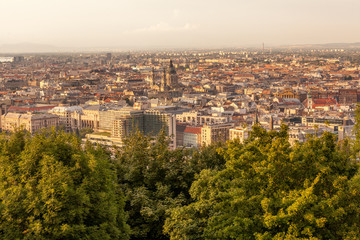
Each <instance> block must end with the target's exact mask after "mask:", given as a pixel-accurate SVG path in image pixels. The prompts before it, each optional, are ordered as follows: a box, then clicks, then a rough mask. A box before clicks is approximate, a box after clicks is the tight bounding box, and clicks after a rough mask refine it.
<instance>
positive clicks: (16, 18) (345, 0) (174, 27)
mask: <svg viewBox="0 0 360 240" xmlns="http://www.w3.org/2000/svg"><path fill="white" fill-rule="evenodd" d="M359 9H360V0H0V45H3V44H19V43H34V44H47V45H52V46H56V47H61V48H101V47H102V48H106V47H108V48H129V49H131V48H139V49H140V48H141V49H146V48H149V49H151V48H222V47H249V46H261V45H262V43H263V42H264V43H265V45H266V46H280V45H292V44H316V43H339V42H340V43H343V42H349V43H350V42H360V14H359Z"/></svg>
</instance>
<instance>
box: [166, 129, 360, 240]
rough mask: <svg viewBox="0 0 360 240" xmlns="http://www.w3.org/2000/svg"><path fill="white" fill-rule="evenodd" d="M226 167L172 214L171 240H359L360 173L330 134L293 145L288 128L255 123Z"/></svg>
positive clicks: (231, 146)
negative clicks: (268, 128) (266, 127)
mask: <svg viewBox="0 0 360 240" xmlns="http://www.w3.org/2000/svg"><path fill="white" fill-rule="evenodd" d="M222 154H223V156H224V157H225V159H226V168H225V169H223V170H209V169H206V170H203V171H202V172H201V173H200V175H199V176H198V178H197V180H196V181H194V182H193V184H192V186H191V189H190V194H191V197H192V199H193V200H194V202H192V203H190V204H188V205H186V206H177V207H175V208H173V209H171V211H170V212H171V216H170V217H169V218H168V219H167V220H166V222H165V226H164V231H165V233H167V234H169V236H170V239H356V238H357V236H359V234H360V226H359V224H360V219H359V213H360V210H359V206H360V205H359V199H360V191H359V190H360V181H359V179H360V176H359V174H357V166H356V164H354V163H353V162H352V161H351V160H350V154H349V151H347V147H346V146H345V147H344V146H339V145H337V144H336V138H335V137H334V136H333V135H332V134H330V133H325V134H324V135H323V136H322V137H321V138H311V139H309V140H308V141H307V142H306V143H305V144H302V145H301V144H297V145H295V146H294V147H291V146H290V144H289V142H288V137H287V128H286V127H285V126H283V127H282V130H281V131H279V132H275V131H271V132H266V131H265V130H264V129H262V128H260V127H259V126H255V127H254V129H253V132H252V134H251V136H250V138H249V139H248V141H246V142H245V143H244V144H240V143H239V142H229V143H228V147H227V149H225V150H224V151H223V153H222Z"/></svg>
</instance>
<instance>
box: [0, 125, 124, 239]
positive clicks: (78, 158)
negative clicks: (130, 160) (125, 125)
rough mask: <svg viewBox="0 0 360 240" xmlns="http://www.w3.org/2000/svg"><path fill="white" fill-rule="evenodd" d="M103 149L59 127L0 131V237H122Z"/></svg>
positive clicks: (119, 203)
mask: <svg viewBox="0 0 360 240" xmlns="http://www.w3.org/2000/svg"><path fill="white" fill-rule="evenodd" d="M125 220H126V214H125V212H124V199H123V195H122V194H121V193H119V192H118V188H117V186H116V175H115V171H114V169H113V167H112V165H111V163H110V161H109V153H108V152H106V151H105V150H104V149H102V148H101V147H97V148H95V147H93V146H92V145H90V144H86V145H85V147H84V149H83V147H82V146H81V142H80V140H79V139H78V138H77V137H76V136H74V135H70V134H65V133H63V132H56V131H55V130H53V131H50V132H43V133H38V134H36V135H35V136H30V135H29V134H26V133H24V132H23V131H17V132H15V133H14V134H12V135H11V136H6V135H1V136H0V238H2V239H128V233H129V228H128V225H127V224H126V223H125Z"/></svg>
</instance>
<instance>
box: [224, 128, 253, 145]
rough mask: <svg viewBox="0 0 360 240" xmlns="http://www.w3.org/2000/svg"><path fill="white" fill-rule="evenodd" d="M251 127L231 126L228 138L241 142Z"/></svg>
mask: <svg viewBox="0 0 360 240" xmlns="http://www.w3.org/2000/svg"><path fill="white" fill-rule="evenodd" d="M250 131H251V128H232V129H230V130H229V139H230V140H235V139H239V140H240V142H241V143H243V142H244V141H245V140H246V139H247V138H248V137H249V132H250Z"/></svg>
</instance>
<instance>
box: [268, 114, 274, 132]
mask: <svg viewBox="0 0 360 240" xmlns="http://www.w3.org/2000/svg"><path fill="white" fill-rule="evenodd" d="M269 125H270V126H269V129H270V130H274V119H273V117H272V115H270V120H269Z"/></svg>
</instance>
